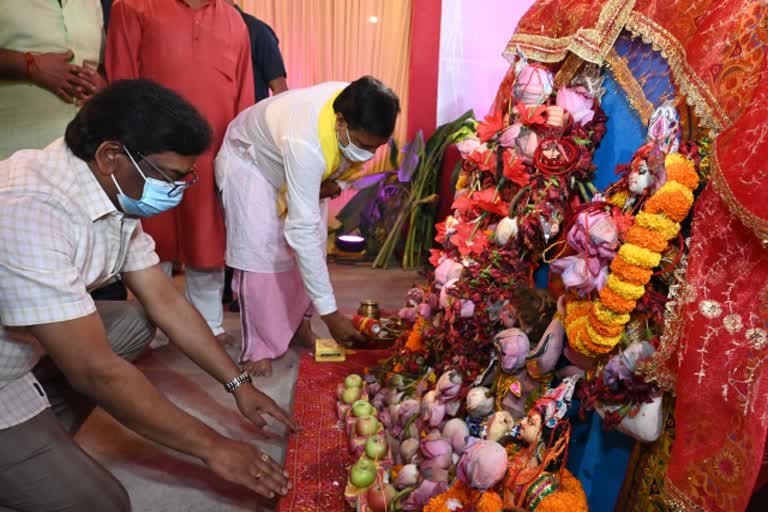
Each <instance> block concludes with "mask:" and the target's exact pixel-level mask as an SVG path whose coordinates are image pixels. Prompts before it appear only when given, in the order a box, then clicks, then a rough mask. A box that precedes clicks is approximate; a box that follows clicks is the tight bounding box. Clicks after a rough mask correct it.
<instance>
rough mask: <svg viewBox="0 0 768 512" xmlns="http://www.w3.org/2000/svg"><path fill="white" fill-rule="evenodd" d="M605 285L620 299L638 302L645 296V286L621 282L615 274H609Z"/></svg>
mask: <svg viewBox="0 0 768 512" xmlns="http://www.w3.org/2000/svg"><path fill="white" fill-rule="evenodd" d="M605 284H606V286H608V288H610V289H611V290H612V291H613V292H614V293H616V295H618V296H619V297H621V298H622V299H626V300H638V299H639V298H640V297H642V296H643V295H645V286H640V285H638V284H632V283H628V282H626V281H622V280H621V279H620V278H619V277H618V276H617V275H616V274H609V275H608V279H607V280H606V282H605Z"/></svg>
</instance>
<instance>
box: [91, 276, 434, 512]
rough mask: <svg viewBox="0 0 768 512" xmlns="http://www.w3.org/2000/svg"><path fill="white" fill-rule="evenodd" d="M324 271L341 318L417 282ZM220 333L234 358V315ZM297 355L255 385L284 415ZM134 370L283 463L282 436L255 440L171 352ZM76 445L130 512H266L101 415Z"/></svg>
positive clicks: (220, 396)
mask: <svg viewBox="0 0 768 512" xmlns="http://www.w3.org/2000/svg"><path fill="white" fill-rule="evenodd" d="M330 269H331V276H332V279H333V282H334V288H335V290H336V297H337V300H338V303H339V307H340V309H341V310H342V311H345V312H352V311H354V309H355V308H356V307H357V305H358V304H359V302H360V300H362V299H375V300H378V301H379V303H380V305H381V307H382V308H384V309H396V308H399V307H400V306H401V304H402V302H403V298H404V296H405V292H406V291H407V290H408V288H409V287H410V285H411V284H412V283H413V282H415V281H417V280H418V279H419V278H418V276H417V275H416V274H415V273H414V272H404V271H401V270H389V271H381V270H371V269H370V268H368V267H366V266H353V265H331V267H330ZM180 285H181V282H180ZM314 322H315V324H316V325H315V329H316V332H317V334H318V335H320V336H327V331H325V329H324V326H323V325H322V322H320V321H319V319H315V320H314ZM225 327H226V328H227V330H228V331H229V332H231V333H232V334H233V335H234V336H235V337H236V338H237V340H238V345H237V346H233V347H230V348H229V349H228V352H229V354H230V355H231V356H232V357H233V358H234V357H236V356H237V355H238V354H239V341H240V336H241V333H240V324H239V320H238V317H237V315H236V314H234V313H229V312H227V313H226V317H225ZM298 356H299V355H298V353H296V352H295V351H293V350H290V351H289V352H288V353H287V354H286V355H285V356H284V357H283V358H282V359H281V360H279V361H278V362H276V363H275V365H274V372H273V376H272V377H271V378H268V379H264V378H262V379H258V380H256V381H255V385H256V386H258V388H259V389H261V390H263V391H264V392H266V393H268V394H269V395H270V396H272V397H273V398H274V399H275V400H276V401H277V402H278V403H279V404H280V405H281V406H283V407H286V408H290V406H291V401H292V399H293V389H294V385H295V382H296V375H297V372H298V360H299V357H298ZM138 366H139V367H140V368H141V369H142V370H143V371H144V372H145V373H146V374H147V376H148V377H149V378H150V380H151V381H152V382H153V383H155V385H156V386H157V387H158V388H159V389H160V390H161V391H162V392H164V393H165V394H166V395H167V396H168V397H170V398H171V400H173V401H174V403H176V404H177V405H178V406H179V407H181V408H183V409H184V410H186V411H188V412H189V413H190V414H193V415H194V416H197V417H198V418H200V419H202V420H203V421H205V422H206V423H208V424H209V425H210V426H211V427H213V428H215V429H216V430H218V431H219V432H221V433H224V434H226V435H228V436H231V437H233V438H236V439H240V440H244V441H250V442H253V443H254V444H256V445H257V446H258V447H259V448H260V449H262V450H264V451H266V452H267V453H269V454H270V455H272V456H273V457H274V458H275V459H277V460H280V461H282V459H283V457H284V452H285V447H286V440H285V438H284V437H282V435H281V433H280V432H279V431H274V438H273V439H269V440H258V439H257V438H256V436H255V435H254V432H253V430H252V429H251V428H249V425H248V423H247V422H246V421H245V420H243V419H242V417H241V416H240V415H239V413H238V411H237V408H236V407H235V405H234V401H233V400H232V399H231V397H230V396H229V395H228V394H227V393H226V392H225V391H224V390H223V389H222V387H221V386H220V385H219V384H217V383H216V382H214V381H213V380H212V379H211V378H210V377H208V376H207V375H206V374H205V373H204V372H203V371H202V370H200V369H199V368H198V367H197V366H195V365H194V364H193V363H192V362H191V361H190V360H189V359H187V358H186V357H185V356H184V355H183V354H181V353H180V352H179V351H178V350H176V349H175V348H174V347H172V346H165V347H162V348H160V349H157V350H154V351H152V352H151V353H150V354H149V355H148V356H146V357H144V358H142V360H141V361H140V362H139V363H138ZM137 399H140V397H137ZM77 440H78V441H79V442H80V443H81V445H82V446H83V448H84V449H85V450H87V451H88V452H89V453H91V454H92V455H93V456H94V457H95V458H96V459H98V460H99V461H100V462H101V463H103V464H104V465H105V466H106V467H107V468H109V470H110V471H112V472H113V473H114V474H115V476H117V478H118V479H120V481H121V482H122V483H123V485H125V487H126V488H127V489H128V492H129V494H130V496H131V502H132V504H133V510H134V512H150V511H151V512H179V511H190V512H193V511H194V512H203V511H205V512H209V511H210V512H214V511H215V512H219V511H221V512H235V511H244V510H269V509H271V508H272V506H271V505H270V504H269V503H263V502H260V501H259V500H258V499H257V498H256V497H255V496H254V495H252V494H251V493H249V492H248V491H246V490H244V489H243V488H239V487H237V486H234V485H230V484H228V483H227V482H225V481H222V480H220V479H218V478H216V477H215V476H214V475H213V474H212V473H211V472H210V471H208V470H207V469H206V468H205V467H204V466H203V465H202V464H201V463H199V462H198V461H196V460H194V459H192V458H189V457H185V456H181V455H178V454H175V453H173V452H171V451H169V450H165V449H163V448H161V447H158V446H156V445H155V444H153V443H151V442H149V441H146V440H144V439H143V438H141V437H139V436H137V435H135V434H133V433H132V432H130V431H128V430H126V429H124V428H123V427H122V426H120V425H119V424H118V423H117V422H116V421H115V420H113V419H112V418H111V417H110V416H109V415H108V414H106V413H105V412H104V411H102V410H97V411H96V412H94V414H93V415H92V416H91V417H90V418H89V419H88V421H87V422H86V424H85V425H84V426H83V428H82V430H81V431H80V432H79V433H78V436H77ZM297 484H298V485H301V483H300V482H298V483H297Z"/></svg>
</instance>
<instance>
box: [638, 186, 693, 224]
mask: <svg viewBox="0 0 768 512" xmlns="http://www.w3.org/2000/svg"><path fill="white" fill-rule="evenodd" d="M692 205H693V194H692V193H691V191H690V190H688V189H687V188H685V187H684V186H683V185H681V184H679V183H675V182H674V181H670V182H667V183H666V184H665V185H664V186H663V187H661V188H660V189H659V191H658V192H656V193H655V194H654V195H653V197H651V198H650V199H648V202H647V203H645V211H646V212H648V213H663V214H664V215H666V216H667V217H669V218H670V219H672V220H673V221H675V222H682V221H683V220H685V218H686V217H687V216H688V211H690V209H691V206H692Z"/></svg>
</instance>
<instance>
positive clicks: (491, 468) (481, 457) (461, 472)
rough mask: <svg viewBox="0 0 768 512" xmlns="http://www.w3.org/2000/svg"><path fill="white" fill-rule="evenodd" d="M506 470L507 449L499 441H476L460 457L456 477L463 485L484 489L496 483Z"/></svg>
mask: <svg viewBox="0 0 768 512" xmlns="http://www.w3.org/2000/svg"><path fill="white" fill-rule="evenodd" d="M506 472H507V451H506V450H505V449H504V447H503V446H501V445H500V444H499V443H496V442H493V441H478V442H477V443H475V444H473V445H472V446H471V447H470V448H469V449H468V450H467V451H466V452H465V453H464V455H463V456H462V457H461V460H460V461H459V464H458V466H457V467H456V477H457V478H458V479H459V480H461V482H462V483H463V484H464V485H468V486H469V487H472V488H473V489H479V490H481V491H485V490H488V489H490V488H491V487H493V486H494V485H496V484H497V483H498V482H499V481H501V479H502V478H503V477H504V474H505V473H506Z"/></svg>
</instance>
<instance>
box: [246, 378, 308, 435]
mask: <svg viewBox="0 0 768 512" xmlns="http://www.w3.org/2000/svg"><path fill="white" fill-rule="evenodd" d="M241 387H242V388H243V389H238V391H237V392H236V393H235V400H236V401H237V407H238V409H240V412H241V413H242V414H243V416H245V417H246V418H248V419H249V420H251V421H252V422H253V424H254V425H256V426H257V427H258V428H260V429H261V428H263V427H265V426H266V425H267V422H266V420H265V419H264V415H267V416H272V418H274V419H275V420H277V421H278V422H280V423H282V424H283V425H285V426H286V427H287V428H288V430H289V431H290V432H298V431H299V430H301V427H299V425H298V424H297V423H296V422H295V421H294V420H293V418H292V417H291V415H290V414H289V413H287V412H286V411H284V410H283V409H282V408H281V407H280V406H279V405H277V403H275V401H274V400H272V398H270V397H269V396H268V395H266V394H264V393H262V392H261V391H259V390H258V389H256V388H254V387H253V386H251V385H248V386H241Z"/></svg>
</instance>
